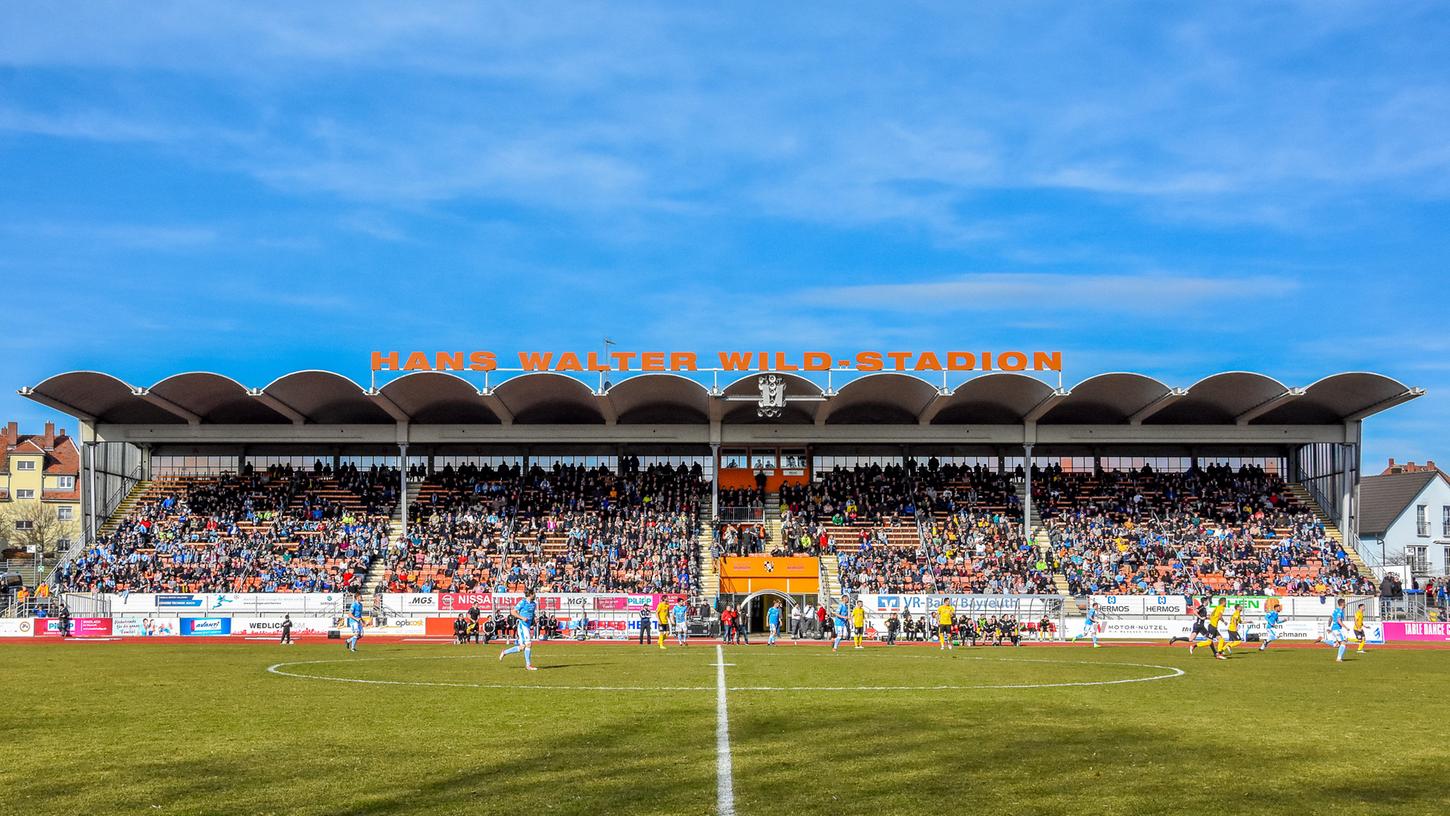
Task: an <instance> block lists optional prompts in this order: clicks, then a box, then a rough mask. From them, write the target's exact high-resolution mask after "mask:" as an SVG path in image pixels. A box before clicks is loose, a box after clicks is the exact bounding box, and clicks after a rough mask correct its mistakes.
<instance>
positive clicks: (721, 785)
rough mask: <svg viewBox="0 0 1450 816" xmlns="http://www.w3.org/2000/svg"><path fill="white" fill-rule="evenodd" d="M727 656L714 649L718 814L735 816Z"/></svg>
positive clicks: (718, 649)
mask: <svg viewBox="0 0 1450 816" xmlns="http://www.w3.org/2000/svg"><path fill="white" fill-rule="evenodd" d="M725 692H726V685H725V652H724V650H723V649H721V648H720V645H719V644H716V645H715V811H716V812H717V813H718V814H719V816H735V770H734V767H733V763H732V762H731V760H730V710H729V705H728V704H727V702H726V694H725Z"/></svg>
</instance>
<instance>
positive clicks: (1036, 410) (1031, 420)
mask: <svg viewBox="0 0 1450 816" xmlns="http://www.w3.org/2000/svg"><path fill="white" fill-rule="evenodd" d="M1067 395H1068V390H1067V389H1066V388H1058V389H1056V390H1054V391H1053V392H1052V393H1051V394H1049V395H1048V396H1047V397H1046V398H1045V399H1043V400H1042V402H1039V403H1037V404H1036V405H1034V406H1033V407H1032V410H1031V411H1028V412H1027V415H1026V416H1024V417H1022V421H1023V422H1024V423H1027V424H1035V423H1036V422H1037V420H1039V419H1042V418H1043V417H1044V416H1046V415H1047V412H1048V411H1051V410H1052V409H1053V408H1055V407H1056V406H1057V404H1058V403H1059V402H1062V401H1063V400H1065V399H1067Z"/></svg>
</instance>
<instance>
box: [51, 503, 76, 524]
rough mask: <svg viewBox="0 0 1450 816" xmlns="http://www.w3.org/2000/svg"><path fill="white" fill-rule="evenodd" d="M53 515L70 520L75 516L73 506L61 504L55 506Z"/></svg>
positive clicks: (62, 519) (63, 519)
mask: <svg viewBox="0 0 1450 816" xmlns="http://www.w3.org/2000/svg"><path fill="white" fill-rule="evenodd" d="M55 517H56V518H58V519H60V520H61V521H71V520H73V519H74V518H75V517H76V509H75V508H74V507H68V506H66V505H61V506H60V507H57V508H55Z"/></svg>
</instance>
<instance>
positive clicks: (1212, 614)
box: [1208, 598, 1228, 660]
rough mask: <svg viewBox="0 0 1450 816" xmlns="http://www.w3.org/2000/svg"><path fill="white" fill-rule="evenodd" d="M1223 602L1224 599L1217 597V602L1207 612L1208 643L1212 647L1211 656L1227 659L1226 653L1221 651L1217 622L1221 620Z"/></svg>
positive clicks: (1220, 637)
mask: <svg viewBox="0 0 1450 816" xmlns="http://www.w3.org/2000/svg"><path fill="white" fill-rule="evenodd" d="M1224 603H1225V601H1224V599H1223V598H1219V599H1218V603H1216V604H1214V605H1213V609H1212V610H1210V611H1209V613H1208V634H1209V642H1208V645H1209V646H1210V647H1211V648H1212V649H1213V656H1214V657H1216V658H1218V659H1219V660H1228V655H1226V654H1224V653H1223V635H1222V634H1219V631H1218V622H1219V621H1221V620H1223V612H1224Z"/></svg>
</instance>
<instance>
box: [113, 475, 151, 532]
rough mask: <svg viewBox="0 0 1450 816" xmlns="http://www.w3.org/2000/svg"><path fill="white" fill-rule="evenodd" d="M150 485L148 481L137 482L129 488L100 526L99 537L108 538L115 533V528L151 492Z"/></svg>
mask: <svg viewBox="0 0 1450 816" xmlns="http://www.w3.org/2000/svg"><path fill="white" fill-rule="evenodd" d="M152 484H153V483H152V481H151V480H150V479H145V480H142V481H139V482H137V483H136V486H135V487H133V488H131V492H130V493H127V494H126V498H124V499H121V503H120V504H118V505H116V510H115V512H113V513H111V517H110V518H108V519H106V523H105V524H102V525H101V529H100V535H103V536H108V535H111V534H112V533H114V532H116V528H118V527H120V526H121V522H122V521H124V520H125V519H126V518H127V517H128V516H130V515H131V513H132V512H133V511H135V509H136V505H138V504H140V503H141V498H142V497H143V496H145V495H146V494H148V493H150V492H151V485H152Z"/></svg>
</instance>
